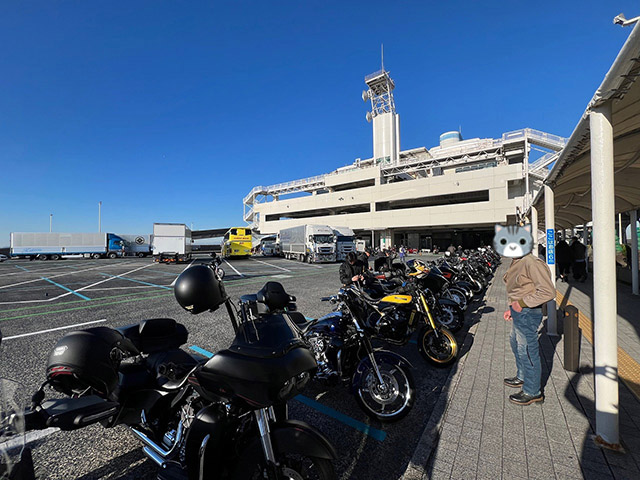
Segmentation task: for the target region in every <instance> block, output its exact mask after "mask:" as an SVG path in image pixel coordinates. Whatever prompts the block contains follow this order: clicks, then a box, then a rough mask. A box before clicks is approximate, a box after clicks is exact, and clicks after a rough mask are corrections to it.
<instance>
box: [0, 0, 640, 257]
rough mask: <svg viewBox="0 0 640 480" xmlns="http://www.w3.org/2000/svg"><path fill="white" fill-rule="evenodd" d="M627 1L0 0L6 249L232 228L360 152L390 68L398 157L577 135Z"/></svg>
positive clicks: (0, 222) (631, 9) (636, 10)
mask: <svg viewBox="0 0 640 480" xmlns="http://www.w3.org/2000/svg"><path fill="white" fill-rule="evenodd" d="M620 12H624V13H625V14H626V16H627V17H628V18H631V17H633V16H637V15H640V7H639V6H638V3H637V2H636V1H633V0H607V1H593V0H580V1H561V2H558V1H546V0H544V1H543V0H539V1H537V2H514V1H504V2H502V1H492V2H479V1H451V0H449V1H437V2H435V1H426V0H423V1H416V2H412V1H402V2H400V1H398V2H389V1H384V2H382V1H381V2H378V1H373V0H370V1H366V2H364V1H363V2H361V1H349V2H345V1H344V0H342V1H336V2H333V1H323V2H320V1H311V0H296V1H264V0H262V1H251V2H248V1H238V0H234V1H227V2H220V1H206V2H205V1H189V2H179V1H162V0H153V1H148V2H145V1H133V2H132V1H115V0H110V1H108V2H98V1H84V0H82V1H69V0H68V1H53V0H46V1H29V2H26V1H12V0H5V1H2V2H0V45H1V47H0V247H2V246H8V244H9V232H11V231H48V229H49V214H50V213H53V228H54V231H64V232H70V231H75V232H79V231H97V229H98V202H99V201H102V229H103V231H110V232H117V233H151V230H152V225H153V223H154V222H182V223H186V224H191V223H193V226H194V228H195V229H204V228H219V227H225V226H230V225H234V224H235V225H242V224H243V222H242V198H243V197H244V196H245V195H246V194H247V193H248V192H249V191H250V190H251V188H252V187H253V186H255V185H269V184H273V183H279V182H284V181H288V180H294V179H297V178H303V177H307V176H311V175H317V174H321V173H326V172H329V171H331V170H333V169H335V168H337V167H340V166H343V165H347V164H350V163H352V162H353V160H354V159H355V158H357V157H362V158H368V157H370V156H371V154H372V134H371V125H370V124H368V123H367V122H366V121H365V113H366V111H367V105H365V104H363V102H362V100H361V98H360V93H361V91H362V90H363V88H365V84H364V76H365V75H366V74H368V73H371V72H373V71H375V70H377V69H378V68H379V67H380V44H381V43H384V50H385V67H386V68H387V70H389V71H390V72H391V75H392V77H393V79H394V80H395V82H396V90H395V100H396V108H397V111H398V113H399V114H400V119H401V148H402V149H407V148H415V147H420V146H426V147H427V148H430V147H432V146H435V145H436V144H437V143H438V136H439V135H440V134H441V133H443V132H445V131H447V130H455V129H457V128H458V127H462V134H463V136H464V137H465V138H473V137H494V138H495V137H499V136H500V135H501V134H502V133H504V132H507V131H511V130H516V129H520V128H523V127H532V128H536V129H539V130H543V131H547V132H549V133H555V134H559V135H563V136H569V135H570V134H571V132H572V130H573V128H574V127H575V125H576V123H577V121H578V119H579V117H580V115H581V114H582V113H583V111H584V109H585V107H586V104H587V102H588V101H589V99H590V98H591V96H592V95H593V93H594V92H595V90H596V88H597V87H598V86H599V84H600V82H601V81H602V79H603V78H604V75H605V74H606V72H607V70H608V69H609V67H610V66H611V64H612V62H613V60H614V58H615V56H616V54H617V53H618V51H619V49H620V47H621V46H622V45H623V43H624V41H625V40H626V38H627V36H628V35H629V33H630V32H631V29H630V28H629V27H627V28H621V27H620V26H617V25H613V23H612V19H613V17H614V16H615V15H617V14H618V13H620Z"/></svg>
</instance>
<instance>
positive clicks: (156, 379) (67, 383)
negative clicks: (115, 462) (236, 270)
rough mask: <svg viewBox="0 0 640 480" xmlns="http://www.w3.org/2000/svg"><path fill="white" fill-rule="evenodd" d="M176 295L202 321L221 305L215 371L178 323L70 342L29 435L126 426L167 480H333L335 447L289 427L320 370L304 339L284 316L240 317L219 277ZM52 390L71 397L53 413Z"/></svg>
mask: <svg viewBox="0 0 640 480" xmlns="http://www.w3.org/2000/svg"><path fill="white" fill-rule="evenodd" d="M175 295H176V299H177V300H178V302H179V303H180V304H181V306H183V308H185V309H186V310H189V311H191V312H192V313H194V314H198V313H201V312H203V311H206V310H210V311H213V310H216V309H217V308H218V307H219V306H222V305H224V306H225V308H226V310H227V314H228V316H229V318H230V321H231V324H232V326H233V329H234V332H235V338H234V340H233V343H232V344H231V345H230V346H229V348H227V349H224V350H221V351H219V352H217V353H216V354H215V355H214V356H213V357H212V358H211V359H206V358H202V357H200V356H195V355H192V354H189V353H186V352H185V351H183V350H181V349H180V347H181V346H182V345H184V344H185V343H186V341H187V335H188V332H187V329H186V328H185V327H184V326H183V325H181V324H179V323H177V322H175V321H174V320H172V319H150V320H145V321H143V322H141V323H140V324H135V325H129V326H125V327H120V328H115V329H112V328H108V327H94V328H90V329H87V330H81V331H75V332H71V333H69V334H67V335H65V336H64V337H63V338H62V339H61V340H60V341H58V343H57V344H56V346H55V348H54V349H53V350H52V352H51V354H50V355H49V361H48V367H47V381H46V382H45V383H44V384H43V386H42V387H41V388H40V390H38V391H37V392H36V393H35V394H34V396H33V401H32V406H31V408H29V409H27V411H26V412H25V416H24V419H25V425H26V427H27V429H42V428H47V427H50V426H55V427H59V428H60V429H61V430H76V429H79V428H83V427H85V426H87V425H91V424H95V423H98V422H99V423H101V424H102V426H104V427H105V428H111V427H114V426H116V425H126V426H128V427H129V429H130V430H131V432H132V433H133V434H134V435H135V436H136V437H137V438H138V439H139V440H140V441H141V442H142V444H143V445H144V447H143V452H144V454H145V455H146V456H147V457H148V458H150V459H151V460H152V461H153V462H155V463H156V464H157V465H158V466H159V467H161V468H160V471H159V474H158V478H159V479H162V480H170V479H171V480H176V479H185V480H187V479H188V480H194V479H200V480H202V479H212V478H221V479H242V480H245V479H254V480H257V479H263V478H265V479H266V478H268V479H307V478H314V479H323V480H324V479H329V480H330V479H335V472H334V470H333V466H332V463H331V461H332V460H333V459H335V458H336V452H335V450H334V448H333V447H332V446H331V444H330V443H329V441H328V440H327V439H326V438H325V437H324V436H323V435H322V434H321V433H320V432H318V431H317V430H316V429H314V428H313V427H311V426H309V425H307V424H306V423H304V422H300V421H295V420H289V419H288V418H287V413H286V412H287V409H286V402H287V400H289V399H290V398H292V397H293V396H295V395H296V394H297V393H298V392H299V391H300V390H302V388H304V386H305V384H306V383H307V382H308V380H309V378H310V377H311V376H312V375H313V374H314V373H315V371H316V369H317V365H316V362H315V359H314V356H313V354H312V353H311V351H310V350H309V349H308V348H307V345H306V344H305V342H304V341H303V340H302V339H301V338H300V337H299V335H298V334H297V331H296V329H294V328H292V327H291V325H290V323H289V322H288V320H287V319H286V318H285V317H284V316H283V315H278V314H271V315H265V316H263V317H262V318H260V319H254V318H251V319H250V318H249V316H248V315H247V312H246V310H243V308H242V306H241V308H240V312H239V317H238V316H237V313H238V312H237V311H236V310H235V306H234V304H233V303H232V302H231V300H230V298H229V297H228V296H227V295H226V293H225V290H224V285H223V284H222V282H220V281H218V280H217V278H216V276H215V272H214V271H213V268H212V266H211V265H209V266H205V265H198V266H194V267H191V268H189V269H187V270H185V271H184V272H183V273H182V274H181V275H180V276H179V277H178V279H177V280H176V284H175ZM267 305H268V302H267ZM271 307H272V308H274V307H275V305H271ZM45 385H49V386H51V387H53V388H54V389H55V390H57V391H58V392H61V393H63V394H64V395H66V397H65V398H59V399H51V400H47V401H44V397H45V393H44V387H45Z"/></svg>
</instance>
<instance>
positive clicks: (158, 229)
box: [152, 223, 191, 263]
mask: <svg viewBox="0 0 640 480" xmlns="http://www.w3.org/2000/svg"><path fill="white" fill-rule="evenodd" d="M152 249H153V257H154V261H155V262H160V263H179V262H187V261H189V260H191V230H190V229H189V227H187V226H186V225H185V224H184V223H154V224H153V244H152Z"/></svg>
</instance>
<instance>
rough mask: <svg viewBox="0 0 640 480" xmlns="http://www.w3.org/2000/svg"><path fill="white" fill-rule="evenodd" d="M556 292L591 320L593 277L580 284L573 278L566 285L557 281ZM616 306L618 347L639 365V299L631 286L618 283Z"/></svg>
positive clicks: (590, 276)
mask: <svg viewBox="0 0 640 480" xmlns="http://www.w3.org/2000/svg"><path fill="white" fill-rule="evenodd" d="M556 287H557V289H558V291H559V292H560V293H562V295H564V297H565V299H567V300H568V301H569V302H571V303H572V304H573V305H575V306H576V307H578V309H579V310H580V311H581V312H582V313H584V314H585V315H586V316H587V317H589V318H590V319H593V315H592V308H593V276H592V275H591V274H589V278H588V279H587V281H586V282H585V283H580V282H577V281H575V280H573V278H571V279H570V280H569V282H568V283H564V282H560V281H558V283H557V285H556ZM617 306H618V346H619V347H620V348H622V349H623V350H624V351H625V352H627V353H628V354H629V355H630V356H631V357H632V358H633V359H634V360H635V361H636V362H638V363H640V314H638V309H640V297H638V296H636V295H633V294H632V293H631V286H629V285H627V284H626V283H622V282H618V288H617Z"/></svg>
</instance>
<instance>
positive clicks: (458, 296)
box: [449, 288, 469, 310]
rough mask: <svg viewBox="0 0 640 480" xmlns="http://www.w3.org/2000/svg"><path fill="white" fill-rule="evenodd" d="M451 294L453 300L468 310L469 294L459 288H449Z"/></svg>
mask: <svg viewBox="0 0 640 480" xmlns="http://www.w3.org/2000/svg"><path fill="white" fill-rule="evenodd" d="M449 296H450V298H451V300H453V301H454V302H456V303H457V304H458V305H459V306H460V308H461V309H462V310H466V309H467V306H468V304H469V302H468V300H467V296H466V295H465V294H464V292H462V291H460V290H458V289H452V288H450V289H449Z"/></svg>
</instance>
